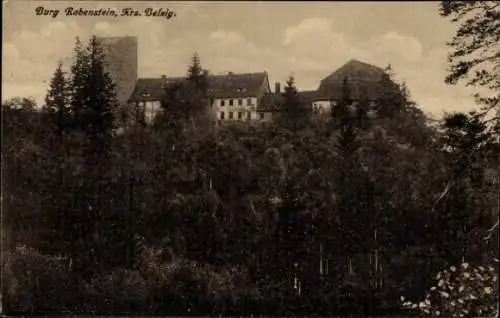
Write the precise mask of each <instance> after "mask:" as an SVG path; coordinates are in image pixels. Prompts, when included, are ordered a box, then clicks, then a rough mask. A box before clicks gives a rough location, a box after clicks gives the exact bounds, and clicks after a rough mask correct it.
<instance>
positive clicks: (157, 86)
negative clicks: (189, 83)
mask: <svg viewBox="0 0 500 318" xmlns="http://www.w3.org/2000/svg"><path fill="white" fill-rule="evenodd" d="M185 80H186V78H184V77H167V78H166V81H167V84H170V85H172V84H174V83H182V82H183V81H185ZM164 94H165V89H164V86H163V80H162V79H161V78H139V79H138V80H137V81H136V82H135V88H134V91H133V92H132V95H131V96H130V98H129V101H153V100H161V99H163V96H164Z"/></svg>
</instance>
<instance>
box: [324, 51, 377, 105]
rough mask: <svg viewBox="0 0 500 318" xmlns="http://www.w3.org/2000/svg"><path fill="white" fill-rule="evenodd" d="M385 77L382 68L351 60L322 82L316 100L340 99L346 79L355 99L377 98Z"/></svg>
mask: <svg viewBox="0 0 500 318" xmlns="http://www.w3.org/2000/svg"><path fill="white" fill-rule="evenodd" d="M383 76H384V70H383V69H381V68H380V67H377V66H374V65H371V64H368V63H364V62H360V61H358V60H350V61H349V62H347V63H346V64H344V65H342V66H341V67H340V68H339V69H337V70H336V71H335V72H333V73H331V74H330V75H328V76H327V77H325V78H324V79H323V80H322V81H321V84H320V85H319V87H318V90H317V96H316V97H315V98H316V99H335V98H340V97H341V92H342V85H343V81H344V78H347V79H348V82H349V84H350V91H351V93H352V97H353V98H359V97H360V96H361V95H364V96H366V97H368V98H376V97H377V96H379V95H380V91H381V90H382V87H381V85H380V80H381V79H382V77H383Z"/></svg>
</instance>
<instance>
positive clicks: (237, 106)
mask: <svg viewBox="0 0 500 318" xmlns="http://www.w3.org/2000/svg"><path fill="white" fill-rule="evenodd" d="M212 109H213V111H214V112H215V114H216V117H217V119H219V120H222V121H250V120H252V121H253V120H269V119H270V117H271V113H269V112H259V111H258V110H257V97H238V98H219V99H214V101H213V103H212Z"/></svg>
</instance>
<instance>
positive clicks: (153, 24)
mask: <svg viewBox="0 0 500 318" xmlns="http://www.w3.org/2000/svg"><path fill="white" fill-rule="evenodd" d="M3 6H4V7H3V21H4V22H3V41H4V43H3V46H2V47H3V50H2V70H3V72H2V100H5V99H8V98H11V97H15V96H19V97H33V98H35V100H36V101H37V103H38V104H42V103H43V99H44V96H45V94H46V92H47V89H48V85H49V82H50V78H51V77H52V74H53V72H54V70H55V68H56V66H57V62H58V61H59V60H62V61H63V63H66V65H69V64H70V62H71V54H72V49H73V47H74V41H75V37H77V36H79V37H80V38H81V39H87V38H89V37H90V36H91V35H92V34H95V35H97V36H126V35H129V36H137V37H138V43H139V77H160V76H161V75H167V76H183V75H185V74H186V70H187V67H188V65H189V63H190V60H191V57H192V55H193V53H194V52H198V54H199V56H200V58H201V64H202V66H203V68H206V69H209V70H210V72H211V73H212V74H225V73H227V72H230V71H232V72H234V73H238V72H262V71H266V72H267V73H268V74H269V80H270V83H271V87H273V83H274V82H275V81H280V82H285V81H286V79H287V77H288V76H289V75H293V76H294V77H295V80H296V84H297V87H298V89H299V90H315V89H316V88H317V87H318V85H319V82H320V80H321V79H322V78H324V77H326V76H328V75H329V74H330V73H332V72H333V71H335V70H336V69H337V68H339V67H340V66H342V65H343V64H344V63H346V62H347V61H349V60H350V59H357V60H359V61H362V62H366V63H371V64H374V65H376V66H379V67H381V68H383V67H385V66H386V65H387V64H389V63H390V64H391V65H392V68H393V70H394V72H395V74H396V79H397V80H398V81H402V80H405V81H406V83H407V86H408V87H409V89H410V93H411V95H412V98H413V99H414V100H415V101H416V102H417V103H418V105H419V107H420V108H421V109H422V110H424V111H425V112H427V113H433V114H436V115H439V114H441V113H442V112H443V111H446V112H451V111H466V110H470V109H472V108H477V106H476V105H475V103H474V99H473V98H472V96H471V95H472V93H474V91H473V90H472V89H470V88H466V87H465V86H464V85H460V84H459V85H455V86H450V85H447V84H445V83H444V78H445V76H446V68H447V65H446V55H447V53H448V51H449V49H448V48H447V46H446V42H447V41H449V40H451V38H452V37H453V34H454V32H455V30H456V28H457V25H456V24H453V23H452V22H451V21H449V20H447V19H445V18H443V17H441V16H440V15H439V11H438V6H439V2H431V1H429V2H361V1H359V2H336V1H331V2H258V1H254V2H239V1H238V2H236V1H235V2H218V1H211V2H169V1H158V2H154V1H147V2H146V1H144V2H142V1H141V2H137V1H136V2H128V1H80V2H78V1H72V2H69V1H68V2H66V1H24V0H15V1H14V0H11V1H4V2H3ZM38 7H44V9H48V10H51V9H52V10H55V9H58V10H61V12H60V13H59V14H58V15H57V17H55V18H54V17H52V16H38V15H36V14H35V9H36V8H38ZM67 7H73V8H75V9H77V8H83V9H98V8H104V9H105V8H112V9H115V10H117V11H118V12H121V10H122V9H123V8H132V9H136V10H139V11H140V12H143V10H144V9H146V8H148V7H149V8H153V9H160V8H161V9H163V10H164V11H166V10H167V9H169V10H173V11H174V12H175V13H176V15H175V17H172V18H171V19H166V18H165V17H146V16H144V15H143V16H141V17H126V16H120V17H109V16H101V17H82V16H66V15H65V14H64V12H63V10H64V9H65V8H67Z"/></svg>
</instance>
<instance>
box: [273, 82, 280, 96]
mask: <svg viewBox="0 0 500 318" xmlns="http://www.w3.org/2000/svg"><path fill="white" fill-rule="evenodd" d="M274 92H275V93H276V94H281V84H280V82H276V83H274Z"/></svg>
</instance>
